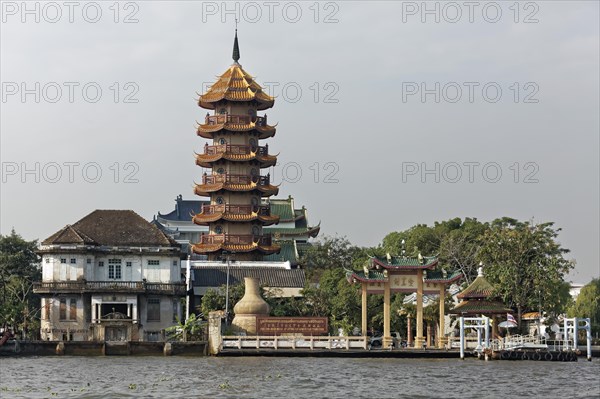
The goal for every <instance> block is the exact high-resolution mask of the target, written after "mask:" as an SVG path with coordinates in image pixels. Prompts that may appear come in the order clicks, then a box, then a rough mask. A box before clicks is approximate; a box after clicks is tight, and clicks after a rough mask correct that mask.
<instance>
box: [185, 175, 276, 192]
mask: <svg viewBox="0 0 600 399" xmlns="http://www.w3.org/2000/svg"><path fill="white" fill-rule="evenodd" d="M220 190H225V191H235V192H249V191H257V192H259V193H260V194H261V196H262V197H270V196H271V195H277V194H278V193H279V186H273V185H271V183H270V177H269V175H267V176H251V175H235V174H230V173H223V174H212V175H207V174H204V176H202V184H196V186H195V188H194V193H196V195H199V196H202V197H210V194H211V193H216V192H217V191H220Z"/></svg>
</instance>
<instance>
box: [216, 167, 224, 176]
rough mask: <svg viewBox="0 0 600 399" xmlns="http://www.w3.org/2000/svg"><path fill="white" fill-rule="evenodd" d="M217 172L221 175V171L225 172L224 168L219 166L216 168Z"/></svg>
mask: <svg viewBox="0 0 600 399" xmlns="http://www.w3.org/2000/svg"><path fill="white" fill-rule="evenodd" d="M217 173H218V174H220V175H222V174H223V173H225V169H223V168H219V169H217Z"/></svg>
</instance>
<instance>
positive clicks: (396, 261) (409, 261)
mask: <svg viewBox="0 0 600 399" xmlns="http://www.w3.org/2000/svg"><path fill="white" fill-rule="evenodd" d="M371 259H372V263H373V266H377V265H379V266H381V267H383V268H385V269H402V268H406V269H415V268H416V269H431V268H433V267H434V266H435V265H437V263H438V259H437V257H435V256H423V257H422V260H419V259H418V258H411V257H407V256H406V257H405V256H393V257H391V258H390V260H389V261H388V259H386V258H378V257H373V258H371Z"/></svg>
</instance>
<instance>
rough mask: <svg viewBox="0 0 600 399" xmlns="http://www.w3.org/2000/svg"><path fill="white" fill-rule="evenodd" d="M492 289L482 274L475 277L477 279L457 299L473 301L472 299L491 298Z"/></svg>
mask: <svg viewBox="0 0 600 399" xmlns="http://www.w3.org/2000/svg"><path fill="white" fill-rule="evenodd" d="M493 292H494V287H493V286H492V285H491V284H490V283H489V282H488V281H487V280H486V279H485V277H483V273H481V272H480V274H479V275H478V276H477V278H476V279H475V280H474V281H473V282H472V283H471V285H469V286H468V287H467V288H465V289H464V290H463V291H462V292H461V293H460V294H458V295H457V296H458V298H460V299H473V298H487V299H490V298H492V294H493Z"/></svg>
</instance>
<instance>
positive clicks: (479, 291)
mask: <svg viewBox="0 0 600 399" xmlns="http://www.w3.org/2000/svg"><path fill="white" fill-rule="evenodd" d="M457 297H458V298H459V299H461V300H462V301H461V302H460V303H459V304H458V305H456V306H455V307H454V309H452V311H451V312H450V314H458V315H481V314H482V315H493V314H505V313H511V312H512V310H511V309H509V308H507V307H505V306H504V304H503V303H502V302H500V301H498V300H496V298H495V297H494V287H493V286H492V285H491V284H490V283H489V282H488V281H487V279H486V278H485V277H484V276H483V268H481V267H480V268H479V273H478V275H477V278H476V279H475V280H474V281H473V282H472V283H471V284H470V285H469V286H468V287H467V288H465V289H464V290H463V291H462V292H461V293H460V294H458V295H457Z"/></svg>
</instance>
